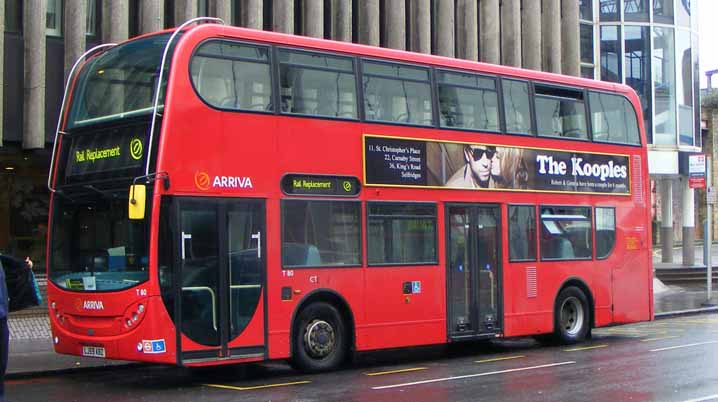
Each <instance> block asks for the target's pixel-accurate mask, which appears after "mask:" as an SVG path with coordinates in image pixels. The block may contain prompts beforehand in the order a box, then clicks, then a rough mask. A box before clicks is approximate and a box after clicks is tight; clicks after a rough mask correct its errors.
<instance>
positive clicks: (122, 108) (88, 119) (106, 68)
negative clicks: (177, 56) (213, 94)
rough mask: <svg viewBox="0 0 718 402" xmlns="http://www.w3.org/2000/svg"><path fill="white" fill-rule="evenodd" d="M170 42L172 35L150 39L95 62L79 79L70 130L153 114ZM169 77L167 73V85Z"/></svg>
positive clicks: (117, 49)
mask: <svg viewBox="0 0 718 402" xmlns="http://www.w3.org/2000/svg"><path fill="white" fill-rule="evenodd" d="M168 40H169V34H163V35H156V36H150V37H146V38H142V39H138V40H134V41H130V42H127V43H124V44H122V45H119V46H116V47H113V48H111V49H110V50H108V51H107V52H105V53H103V54H101V55H99V56H97V57H95V58H93V59H91V60H90V61H89V62H88V63H87V64H86V65H85V67H84V68H83V69H82V72H81V73H80V76H79V78H78V80H77V84H76V87H75V91H74V93H73V96H72V108H71V111H70V118H69V119H68V123H67V126H68V128H73V127H77V126H81V125H88V124H92V123H98V122H101V121H107V120H114V119H120V118H124V117H130V116H134V115H138V114H143V113H149V112H151V111H152V106H153V104H154V94H155V88H156V86H157V79H158V77H159V71H160V63H161V61H162V53H163V52H164V48H165V45H166V44H167V41H168ZM174 43H175V44H176V43H177V40H176V39H175V41H174ZM170 54H171V52H170ZM168 75H169V71H165V72H164V76H163V77H164V78H163V80H164V82H165V83H166V82H167V77H168ZM163 102H164V100H163V99H160V104H162V103H163Z"/></svg>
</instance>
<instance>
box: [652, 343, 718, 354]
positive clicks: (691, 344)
mask: <svg viewBox="0 0 718 402" xmlns="http://www.w3.org/2000/svg"><path fill="white" fill-rule="evenodd" d="M711 343H718V341H708V342H698V343H689V344H687V345H678V346H669V347H667V348H660V349H651V352H662V351H664V350H671V349H680V348H688V347H691V346H701V345H708V344H711Z"/></svg>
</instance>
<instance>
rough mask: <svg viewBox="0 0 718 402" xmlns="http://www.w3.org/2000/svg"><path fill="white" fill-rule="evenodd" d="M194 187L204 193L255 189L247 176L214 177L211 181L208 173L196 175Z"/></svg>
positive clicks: (197, 173)
mask: <svg viewBox="0 0 718 402" xmlns="http://www.w3.org/2000/svg"><path fill="white" fill-rule="evenodd" d="M194 185H195V186H197V188H198V189H200V190H202V191H207V190H209V189H210V187H211V188H241V189H245V188H253V186H252V179H251V178H250V177H247V176H214V177H213V178H212V179H210V177H209V175H208V174H207V173H206V172H196V173H195V174H194Z"/></svg>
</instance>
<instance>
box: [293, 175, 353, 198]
mask: <svg viewBox="0 0 718 402" xmlns="http://www.w3.org/2000/svg"><path fill="white" fill-rule="evenodd" d="M282 190H283V191H284V192H285V193H286V194H289V195H324V196H338V197H354V196H356V195H358V194H359V179H357V178H356V177H349V176H313V175H296V174H288V175H286V176H284V177H283V178H282Z"/></svg>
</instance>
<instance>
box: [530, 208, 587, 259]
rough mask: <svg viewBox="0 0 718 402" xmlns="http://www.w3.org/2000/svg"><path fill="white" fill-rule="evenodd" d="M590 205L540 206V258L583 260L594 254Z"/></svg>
mask: <svg viewBox="0 0 718 402" xmlns="http://www.w3.org/2000/svg"><path fill="white" fill-rule="evenodd" d="M591 226H592V225H591V208H589V207H549V206H542V207H541V258H542V259H545V260H582V259H590V258H591V257H592V250H591V245H592V240H591V233H592V229H591Z"/></svg>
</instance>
